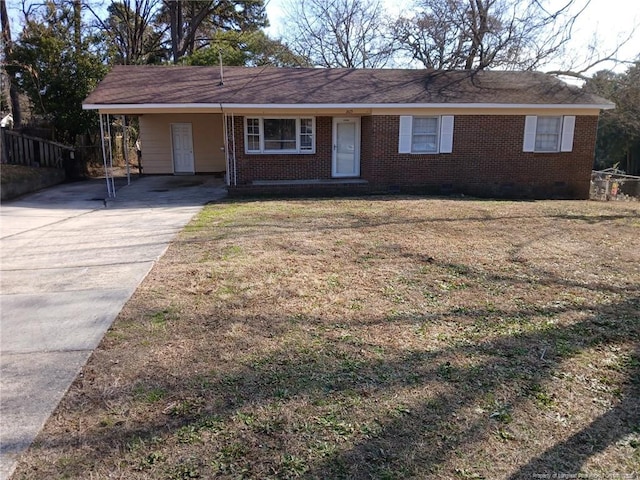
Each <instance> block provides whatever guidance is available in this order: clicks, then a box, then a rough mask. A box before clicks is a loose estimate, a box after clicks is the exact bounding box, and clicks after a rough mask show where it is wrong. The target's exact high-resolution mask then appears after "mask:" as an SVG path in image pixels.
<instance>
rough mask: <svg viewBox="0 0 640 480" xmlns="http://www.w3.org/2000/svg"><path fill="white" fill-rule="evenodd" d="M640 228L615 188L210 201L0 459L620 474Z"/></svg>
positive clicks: (118, 465)
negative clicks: (468, 196)
mask: <svg viewBox="0 0 640 480" xmlns="http://www.w3.org/2000/svg"><path fill="white" fill-rule="evenodd" d="M639 238H640V207H639V206H638V205H636V204H619V203H616V204H613V203H589V202H558V201H555V202H495V201H471V200H438V199H419V198H406V197H400V198H364V199H350V200H309V201H254V202H229V203H222V204H216V205H210V206H208V207H207V208H206V209H205V210H204V211H203V212H202V214H201V215H200V216H199V217H198V218H197V219H195V220H194V221H193V222H192V223H191V224H190V225H189V226H188V227H187V228H186V229H185V231H184V232H183V233H182V234H181V235H180V237H179V239H178V240H177V241H176V242H175V243H174V244H173V245H172V246H171V247H170V248H169V251H168V252H167V254H166V255H165V256H164V257H163V259H162V260H161V261H160V262H159V264H158V265H157V266H156V267H155V268H154V270H153V271H152V273H151V274H150V276H149V277H148V278H147V279H146V281H145V282H144V283H143V284H142V286H141V287H140V288H139V289H138V291H137V292H136V294H135V295H134V297H133V298H132V300H131V301H130V302H129V303H128V304H127V306H126V307H125V309H124V310H123V311H122V313H121V314H120V316H119V318H118V319H117V320H116V322H115V323H114V325H113V327H112V328H111V330H110V331H109V333H108V334H107V336H106V337H105V339H104V341H103V342H102V344H101V346H100V347H99V348H98V350H97V351H96V352H95V354H94V355H93V357H92V358H91V360H90V361H89V363H88V365H87V366H86V368H85V369H84V371H83V374H82V375H81V376H80V377H79V378H78V379H77V380H76V382H75V384H74V385H73V387H72V388H71V390H70V391H69V393H68V394H67V396H66V397H65V399H64V400H63V402H62V403H61V405H60V406H59V408H58V410H57V411H56V413H55V415H54V416H53V417H52V418H51V420H50V421H49V423H48V424H47V426H46V428H45V430H44V431H43V433H42V434H41V435H40V436H39V438H38V440H37V442H36V443H35V445H34V446H33V447H32V449H31V450H30V452H29V453H28V455H27V456H26V457H25V458H24V460H23V461H22V463H21V465H20V467H19V470H18V472H17V473H16V475H15V478H16V479H23V478H127V479H132V478H151V479H155V478H157V479H165V478H169V479H186V478H213V477H216V478H260V479H262V478H294V477H302V478H322V479H329V478H357V479H365V478H375V479H394V478H438V479H459V478H488V479H493V478H512V479H519V478H545V477H544V476H543V475H545V474H557V475H559V474H565V475H568V474H573V475H577V474H579V473H580V474H582V475H584V476H589V478H637V477H636V476H634V475H637V474H638V466H639V465H640V446H639V444H640V405H639V404H638V398H639V391H640V378H639V370H640V352H639V351H638V344H639V340H640V267H639V266H640V247H639ZM627 476H628V477H627ZM546 478H560V477H557V476H556V477H551V476H549V477H546ZM564 478H568V477H564Z"/></svg>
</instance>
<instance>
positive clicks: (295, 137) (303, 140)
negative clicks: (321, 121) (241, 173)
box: [245, 117, 315, 153]
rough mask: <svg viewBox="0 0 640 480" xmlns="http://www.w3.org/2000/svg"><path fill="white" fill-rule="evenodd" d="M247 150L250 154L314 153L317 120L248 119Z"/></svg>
mask: <svg viewBox="0 0 640 480" xmlns="http://www.w3.org/2000/svg"><path fill="white" fill-rule="evenodd" d="M245 149H246V151H247V152H248V153H313V152H314V151H315V119H314V118H313V117H304V118H292V117H282V118H275V117H273V118H262V117H260V118H246V121H245Z"/></svg>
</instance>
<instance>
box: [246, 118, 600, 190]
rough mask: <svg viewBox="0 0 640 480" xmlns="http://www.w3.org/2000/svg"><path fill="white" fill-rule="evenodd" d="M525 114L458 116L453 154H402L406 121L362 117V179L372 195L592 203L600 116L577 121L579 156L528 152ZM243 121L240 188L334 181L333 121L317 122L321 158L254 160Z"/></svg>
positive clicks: (261, 157) (260, 157)
mask: <svg viewBox="0 0 640 480" xmlns="http://www.w3.org/2000/svg"><path fill="white" fill-rule="evenodd" d="M524 121H525V117H524V116H523V115H517V116H509V115H504V116H494V115H456V117H455V125H454V141H453V152H452V153H450V154H438V155H414V154H399V153H398V129H399V117H397V116H367V117H362V123H361V128H362V135H361V138H362V145H361V166H360V168H361V178H363V179H365V180H367V181H368V182H369V190H370V191H374V192H382V191H407V192H416V193H441V194H449V193H464V194H469V195H477V196H490V197H526V198H588V196H589V179H590V174H591V168H592V164H593V155H594V146H595V136H596V128H597V121H598V117H595V116H588V117H585V116H583V117H577V118H576V125H575V135H574V144H573V151H572V152H563V153H525V152H523V151H522V142H523V135H524ZM243 128H244V123H243V119H242V118H241V117H237V118H236V142H237V161H238V184H239V185H248V184H250V183H251V182H252V181H254V180H305V179H330V178H331V146H332V138H331V137H332V119H331V117H317V118H316V153H315V154H313V155H247V154H245V153H244V130H243Z"/></svg>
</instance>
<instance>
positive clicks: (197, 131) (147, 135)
mask: <svg viewBox="0 0 640 480" xmlns="http://www.w3.org/2000/svg"><path fill="white" fill-rule="evenodd" d="M172 123H190V124H191V128H192V132H193V155H194V159H195V170H196V173H212V172H224V171H225V170H226V162H225V158H224V151H223V148H222V147H224V137H223V132H222V115H219V114H217V115H216V114H148V115H142V116H141V117H140V141H141V143H142V166H143V168H144V173H150V174H153V173H173V154H172V151H171V124H172Z"/></svg>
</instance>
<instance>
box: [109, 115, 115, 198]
mask: <svg viewBox="0 0 640 480" xmlns="http://www.w3.org/2000/svg"><path fill="white" fill-rule="evenodd" d="M107 138H108V139H109V176H108V179H107V181H110V182H111V193H112V194H113V198H115V196H116V183H115V180H114V179H113V137H112V136H111V122H109V114H108V113H107Z"/></svg>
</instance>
